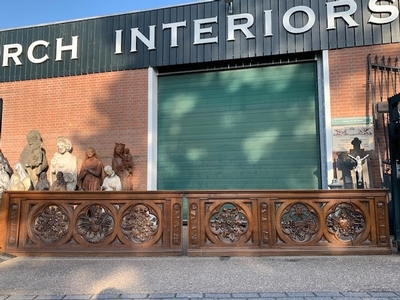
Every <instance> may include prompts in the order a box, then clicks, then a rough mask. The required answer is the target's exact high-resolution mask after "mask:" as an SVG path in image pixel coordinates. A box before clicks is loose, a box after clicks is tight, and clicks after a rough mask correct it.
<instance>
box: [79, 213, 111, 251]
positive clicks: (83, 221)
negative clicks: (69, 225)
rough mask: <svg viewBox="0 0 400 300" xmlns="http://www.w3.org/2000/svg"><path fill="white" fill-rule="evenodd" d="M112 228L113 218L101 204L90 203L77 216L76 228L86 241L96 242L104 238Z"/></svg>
mask: <svg viewBox="0 0 400 300" xmlns="http://www.w3.org/2000/svg"><path fill="white" fill-rule="evenodd" d="M113 229H114V219H113V217H112V215H111V213H110V212H108V210H107V209H106V208H104V207H103V206H102V205H90V206H89V208H88V209H87V211H86V212H83V213H82V214H81V215H79V217H78V218H77V223H76V230H77V231H78V233H79V234H80V235H81V237H82V238H83V239H84V240H85V241H86V242H88V243H91V244H98V243H101V242H103V241H104V240H105V238H106V237H107V236H108V235H109V234H111V232H112V231H113Z"/></svg>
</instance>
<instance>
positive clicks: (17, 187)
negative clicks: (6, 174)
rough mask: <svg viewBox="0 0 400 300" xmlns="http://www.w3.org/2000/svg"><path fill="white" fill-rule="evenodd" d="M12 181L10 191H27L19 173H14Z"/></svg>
mask: <svg viewBox="0 0 400 300" xmlns="http://www.w3.org/2000/svg"><path fill="white" fill-rule="evenodd" d="M11 182H12V184H11V186H10V191H26V189H25V186H24V184H23V183H22V181H21V179H20V177H19V174H18V173H14V174H12V176H11Z"/></svg>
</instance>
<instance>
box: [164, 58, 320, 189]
mask: <svg viewBox="0 0 400 300" xmlns="http://www.w3.org/2000/svg"><path fill="white" fill-rule="evenodd" d="M158 92H159V95H158V156H157V189H158V190H188V189H190V190H196V189H197V190H206V189H207V190H209V189H214V190H215V189H318V188H320V186H321V175H320V173H321V172H320V147H319V129H318V105H317V74H316V63H314V62H311V63H298V64H291V65H283V66H271V67H258V68H248V69H236V70H227V71H214V72H199V73H192V74H183V75H182V74H181V75H168V76H160V77H159V86H158Z"/></svg>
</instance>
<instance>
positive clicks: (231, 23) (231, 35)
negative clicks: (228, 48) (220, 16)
mask: <svg viewBox="0 0 400 300" xmlns="http://www.w3.org/2000/svg"><path fill="white" fill-rule="evenodd" d="M237 20H247V21H246V22H245V23H239V24H236V25H235V21H237ZM253 24H254V17H253V15H251V14H240V15H232V16H228V24H227V25H228V41H234V40H235V30H240V31H241V32H243V34H244V35H245V36H246V39H252V38H255V36H254V34H252V33H251V32H250V29H249V28H250V27H251V26H253Z"/></svg>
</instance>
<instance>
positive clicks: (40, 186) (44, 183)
mask: <svg viewBox="0 0 400 300" xmlns="http://www.w3.org/2000/svg"><path fill="white" fill-rule="evenodd" d="M49 189H50V182H49V181H48V180H47V174H46V172H42V173H40V175H39V180H38V183H37V184H36V186H35V190H37V191H48V190H49Z"/></svg>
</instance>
